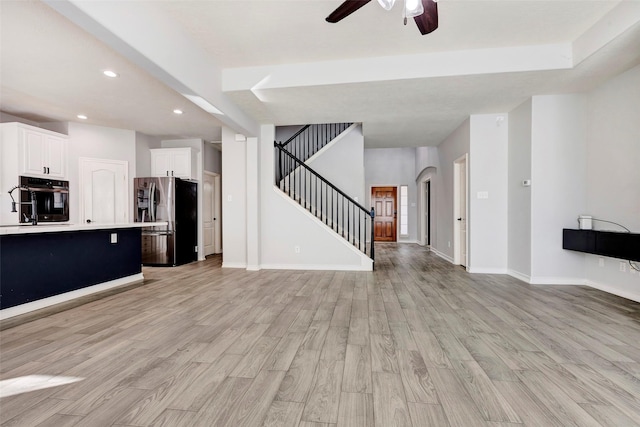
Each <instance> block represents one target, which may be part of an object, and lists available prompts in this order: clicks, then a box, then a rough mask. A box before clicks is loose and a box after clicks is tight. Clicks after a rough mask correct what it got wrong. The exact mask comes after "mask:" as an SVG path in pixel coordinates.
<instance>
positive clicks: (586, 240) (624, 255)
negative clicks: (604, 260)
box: [562, 228, 640, 261]
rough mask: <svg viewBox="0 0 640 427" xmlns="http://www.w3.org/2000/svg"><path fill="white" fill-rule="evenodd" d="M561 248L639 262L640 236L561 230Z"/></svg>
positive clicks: (610, 232)
mask: <svg viewBox="0 0 640 427" xmlns="http://www.w3.org/2000/svg"><path fill="white" fill-rule="evenodd" d="M562 248H563V249H569V250H572V251H578V252H586V253H589V254H595V255H602V256H608V257H612V258H619V259H624V260H629V261H640V234H638V233H620V232H615V231H598V230H572V229H568V228H565V229H564V230H562Z"/></svg>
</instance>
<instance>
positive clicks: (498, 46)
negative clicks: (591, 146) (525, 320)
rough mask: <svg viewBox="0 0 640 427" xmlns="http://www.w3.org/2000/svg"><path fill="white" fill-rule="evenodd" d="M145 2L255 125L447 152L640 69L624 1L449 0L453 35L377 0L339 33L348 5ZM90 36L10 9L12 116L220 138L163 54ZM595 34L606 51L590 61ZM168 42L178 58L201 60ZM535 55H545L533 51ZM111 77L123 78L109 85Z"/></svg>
mask: <svg viewBox="0 0 640 427" xmlns="http://www.w3.org/2000/svg"><path fill="white" fill-rule="evenodd" d="M634 1H635V0H628V1H627V2H634ZM62 2H68V3H79V2H77V1H76V0H64V1H62ZM116 3H118V7H122V6H123V4H124V3H127V2H113V5H114V7H115V4H116ZM146 3H148V4H145V7H148V8H153V12H154V13H157V14H160V15H162V16H163V17H164V18H165V19H166V20H168V22H169V23H170V24H169V25H171V26H172V27H173V28H172V30H173V31H174V32H176V31H177V32H179V34H180V35H181V36H182V38H183V40H182V41H183V42H184V41H185V40H186V41H187V42H188V43H191V44H192V45H193V46H195V47H197V48H198V49H200V51H201V52H203V55H207V56H208V58H207V59H210V60H211V62H212V63H214V64H216V66H217V67H219V70H218V71H221V72H222V76H223V77H222V79H220V78H219V77H214V76H216V75H217V74H216V72H215V71H212V72H211V76H212V77H211V78H212V79H218V80H221V81H216V82H214V83H215V84H216V85H218V86H219V87H220V89H221V90H223V91H224V94H225V96H226V97H227V98H228V99H229V100H230V101H231V102H233V103H234V104H235V105H237V106H239V108H240V109H241V110H242V111H244V113H246V114H247V115H248V116H249V117H250V118H252V119H253V120H254V121H256V122H258V123H275V124H277V125H288V124H305V123H322V122H340V121H356V122H362V123H363V130H364V134H365V144H366V146H368V147H393V146H419V145H437V144H438V143H439V142H441V141H442V140H443V138H445V137H446V136H447V135H448V134H449V133H450V132H451V131H453V130H454V129H455V128H456V127H457V126H458V125H459V124H460V123H461V122H462V121H463V120H465V119H466V118H467V117H468V116H469V115H470V114H480V113H502V112H508V111H509V110H511V109H512V108H514V107H516V106H517V105H518V104H520V103H521V102H523V101H525V100H526V99H527V98H528V97H530V96H532V95H537V94H550V93H566V92H576V91H585V90H589V89H591V88H593V87H595V86H596V85H597V84H599V83H601V82H603V81H604V80H606V79H607V78H610V77H612V76H613V75H616V74H618V73H620V72H622V71H624V70H626V69H628V68H631V67H632V66H634V65H637V64H639V63H640V24H639V22H640V17H638V16H637V15H638V14H636V15H633V14H630V13H626V20H625V19H622V18H620V16H623V17H624V16H625V14H621V13H618V14H617V15H615V12H616V11H617V10H618V9H617V8H619V7H621V3H623V4H622V6H625V5H624V3H625V2H618V1H584V0H579V1H565V0H553V1H539V0H535V1H518V0H496V1H484V0H467V1H459V0H441V1H439V2H438V8H439V17H440V26H439V28H438V30H436V31H435V32H434V33H432V34H429V35H425V36H421V35H420V33H419V32H418V30H417V28H416V26H415V24H414V23H413V22H412V21H410V22H409V23H408V25H407V26H406V27H405V26H404V25H402V16H401V10H400V7H399V5H396V7H395V8H394V9H393V10H392V11H390V12H386V11H384V10H383V9H382V8H381V7H380V6H378V4H377V2H376V1H375V0H373V1H371V2H370V4H367V5H366V6H364V7H363V8H362V9H360V10H359V11H357V12H355V13H354V14H353V15H351V16H349V17H347V18H346V19H344V20H343V21H341V22H340V23H337V24H329V23H326V22H325V21H324V18H325V17H326V16H327V15H328V14H329V13H330V12H331V11H332V10H333V9H335V7H337V6H338V5H339V4H340V3H341V1H339V0H335V1H334V0H331V1H309V0H286V1H275V0H258V1H242V0H213V1H179V0H173V1H157V2H146ZM399 3H401V1H399ZM107 4H109V2H107ZM626 6H628V5H626ZM637 9H638V8H636V9H631V10H632V12H633V13H636V12H635V11H637ZM630 15H632V16H630ZM147 19H149V17H148V16H147V15H141V16H137V17H136V23H139V28H136V31H137V32H138V33H139V34H142V35H147V36H148V37H147V38H148V39H149V40H151V41H152V40H154V39H153V36H154V34H153V33H151V30H150V28H152V26H151V25H146V24H145V20H147ZM621 21H625V22H623V23H620V22H621ZM75 22H76V23H77V21H75ZM623 24H624V25H623ZM618 27H619V28H622V30H619V31H618V32H615V31H613V30H612V28H614V29H615V28H618ZM601 28H602V29H601ZM85 29H87V27H86V26H85ZM88 29H89V31H91V34H90V33H89V32H86V31H85V30H83V29H81V28H80V27H78V26H76V24H75V23H72V22H71V21H70V20H68V19H67V18H66V17H63V16H62V15H60V14H59V13H58V12H56V11H55V10H54V9H53V8H50V7H49V6H48V5H47V4H45V3H41V2H39V1H35V0H33V1H32V0H25V1H11V0H2V1H1V2H0V37H1V38H0V48H1V50H0V72H1V74H0V84H1V90H2V92H1V97H0V110H2V111H4V112H7V113H10V114H14V115H17V116H21V117H25V118H27V119H30V120H34V121H37V122H44V121H77V120H78V119H76V118H75V117H76V114H79V113H83V114H86V115H88V116H89V120H88V122H90V123H94V124H97V125H104V126H112V127H119V128H125V129H135V130H138V131H140V132H143V133H146V134H149V135H158V136H165V137H171V138H175V137H200V138H203V139H205V140H219V139H220V126H221V123H222V122H225V120H224V119H225V117H221V116H214V115H212V114H209V113H206V112H204V111H203V110H201V109H200V108H198V107H197V106H195V105H194V104H191V103H190V102H189V101H187V100H186V99H185V98H184V97H183V96H182V95H180V94H179V93H178V92H177V91H176V90H174V89H175V86H174V88H171V87H170V86H171V85H167V84H165V83H166V81H163V82H161V81H160V80H158V79H156V78H155V77H153V76H157V75H158V72H157V68H158V66H157V64H155V65H147V63H151V60H148V61H131V60H130V59H131V56H130V55H127V52H129V51H131V49H129V50H127V49H123V48H122V47H121V46H122V45H123V43H121V42H122V40H120V41H119V43H116V44H111V45H109V46H107V45H106V44H105V43H103V42H102V41H99V40H98V39H97V38H96V37H94V36H98V37H100V36H101V34H102V33H101V31H102V32H104V28H101V27H100V26H99V25H95V27H94V28H93V27H92V28H88ZM596 30H597V31H596ZM147 31H148V32H149V33H148V34H146V33H145V32H147ZM601 35H602V36H601ZM602 37H605V39H603V38H602ZM101 38H102V37H101ZM103 40H104V39H103ZM593 40H605V42H600V45H598V46H597V48H593V49H591V50H588V49H587V50H588V55H587V57H586V59H585V60H582V58H581V57H580V58H578V57H579V56H580V55H579V52H581V50H580V49H578V48H580V47H581V46H587V45H588V46H592V45H594V42H593ZM126 42H127V40H124V43H125V44H126ZM595 44H597V43H595ZM176 46H177V44H176ZM162 47H163V48H164V49H163V50H162V51H161V54H162V55H165V57H166V58H169V59H171V60H175V62H185V63H187V62H188V61H189V58H188V57H186V56H185V55H184V54H183V52H182V51H181V50H180V49H172V46H170V45H169V44H166V47H165V45H163V46H162ZM537 47H540V51H541V52H542V53H541V54H540V57H539V58H538V57H536V56H535V55H529V53H528V52H530V51H531V50H530V49H532V48H534V49H537ZM564 48H566V49H564ZM526 49H529V50H526ZM563 49H564V50H563ZM582 51H585V49H584V48H582ZM577 52H578V54H577ZM485 53H486V54H485ZM572 53H573V55H572ZM137 55H138V56H140V55H141V53H137ZM529 56H531V59H529ZM569 57H571V58H569ZM478 58H480V59H478ZM485 58H486V63H483V62H484V59H485ZM496 58H497V59H496ZM563 61H564V62H563ZM571 61H573V62H571ZM134 62H135V63H134ZM565 62H566V63H567V64H569V65H568V66H566V65H562V64H564V63H565ZM445 63H446V64H447V67H444V66H442V64H445ZM469 64H473V65H469ZM558 64H560V65H558ZM186 65H187V66H188V65H190V64H188V63H187V64H186ZM409 65H410V67H409ZM195 66H196V64H195V63H194V67H195ZM403 67H404V68H411V69H409V70H406V69H405V70H404V71H403ZM439 67H440V68H439ZM107 68H112V69H116V70H117V71H118V72H119V73H120V77H119V78H117V79H114V80H109V79H107V78H106V77H104V76H102V75H101V71H102V70H104V69H107ZM326 69H330V70H331V72H329V73H326V72H323V71H322V70H326ZM315 70H320V71H315ZM461 70H464V71H461ZM263 78H264V79H263ZM256 79H257V80H256ZM259 82H260V83H259ZM256 88H259V89H260V90H258V91H256V90H255V89H256ZM252 89H254V90H252ZM197 94H198V95H201V96H203V97H205V98H207V96H205V95H206V94H204V93H197ZM174 108H181V109H183V110H184V111H185V114H183V115H182V116H175V115H174V114H173V113H172V112H171V111H172V110H173V109H174ZM226 123H227V124H228V122H226ZM235 130H236V131H239V130H238V129H235Z"/></svg>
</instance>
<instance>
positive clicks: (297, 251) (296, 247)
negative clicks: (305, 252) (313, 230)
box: [293, 246, 300, 254]
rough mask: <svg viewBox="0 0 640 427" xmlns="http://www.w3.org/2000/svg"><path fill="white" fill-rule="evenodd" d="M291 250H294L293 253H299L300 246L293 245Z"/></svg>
mask: <svg viewBox="0 0 640 427" xmlns="http://www.w3.org/2000/svg"><path fill="white" fill-rule="evenodd" d="M293 251H294V252H295V253H297V254H299V253H300V246H294V247H293Z"/></svg>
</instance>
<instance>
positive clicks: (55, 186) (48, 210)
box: [19, 176, 69, 223]
mask: <svg viewBox="0 0 640 427" xmlns="http://www.w3.org/2000/svg"><path fill="white" fill-rule="evenodd" d="M20 185H21V186H22V188H20V190H21V191H20V201H21V202H23V203H21V204H20V211H19V212H20V213H19V215H20V220H19V221H20V222H21V223H23V222H31V219H30V218H31V204H30V203H29V202H31V199H30V197H31V195H30V193H31V192H33V194H34V195H35V196H36V213H37V217H38V222H65V221H69V181H62V180H55V179H49V178H34V177H30V176H21V177H20ZM25 187H28V190H27V189H26V188H25Z"/></svg>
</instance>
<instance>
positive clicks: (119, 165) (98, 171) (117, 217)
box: [80, 158, 129, 224]
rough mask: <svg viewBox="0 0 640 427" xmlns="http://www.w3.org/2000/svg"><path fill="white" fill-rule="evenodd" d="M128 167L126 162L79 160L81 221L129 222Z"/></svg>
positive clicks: (101, 222) (102, 222)
mask: <svg viewBox="0 0 640 427" xmlns="http://www.w3.org/2000/svg"><path fill="white" fill-rule="evenodd" d="M128 170H129V164H128V162H126V161H119V160H103V159H88V158H81V159H80V221H81V222H82V223H85V222H92V223H98V224H120V223H127V222H129V183H128V181H129V179H128Z"/></svg>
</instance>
